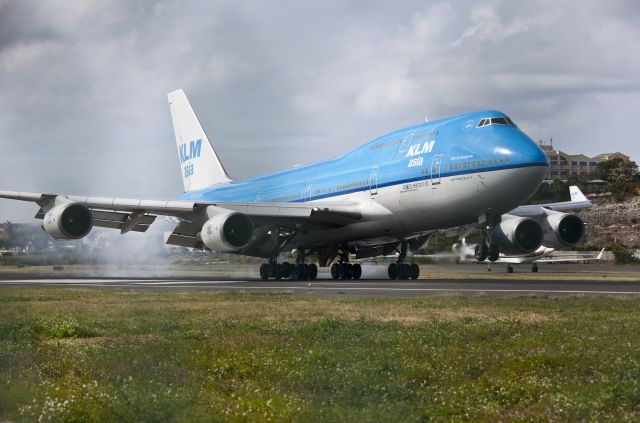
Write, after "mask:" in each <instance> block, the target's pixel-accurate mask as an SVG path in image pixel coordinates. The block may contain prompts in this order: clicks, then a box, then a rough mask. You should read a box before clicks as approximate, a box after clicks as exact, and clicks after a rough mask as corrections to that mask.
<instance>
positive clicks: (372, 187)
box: [369, 166, 378, 197]
mask: <svg viewBox="0 0 640 423" xmlns="http://www.w3.org/2000/svg"><path fill="white" fill-rule="evenodd" d="M369 192H370V193H371V197H373V196H374V195H378V166H374V167H372V168H371V178H369Z"/></svg>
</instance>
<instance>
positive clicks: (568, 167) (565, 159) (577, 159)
mask: <svg viewBox="0 0 640 423" xmlns="http://www.w3.org/2000/svg"><path fill="white" fill-rule="evenodd" d="M538 145H539V146H540V148H542V150H543V151H544V152H545V153H546V155H547V159H549V167H548V168H547V174H546V175H545V179H567V178H568V177H569V176H571V175H578V176H580V175H587V174H589V173H591V172H593V171H595V170H596V167H597V166H598V163H602V162H606V161H607V160H612V159H622V160H625V161H628V160H629V156H627V155H626V154H622V153H618V152H616V153H603V154H598V155H597V156H595V157H587V156H585V155H584V154H568V153H565V152H564V151H561V150H554V149H553V139H551V140H550V141H549V143H544V142H543V141H539V142H538Z"/></svg>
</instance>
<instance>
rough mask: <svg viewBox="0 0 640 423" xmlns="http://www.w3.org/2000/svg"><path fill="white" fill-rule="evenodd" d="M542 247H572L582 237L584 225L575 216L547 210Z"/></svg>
mask: <svg viewBox="0 0 640 423" xmlns="http://www.w3.org/2000/svg"><path fill="white" fill-rule="evenodd" d="M543 227H544V245H545V246H546V247H550V248H558V247H573V246H574V245H576V244H578V243H579V242H580V241H581V240H582V237H583V236H584V223H583V222H582V219H580V218H579V217H578V216H576V215H575V214H571V213H561V212H557V211H552V210H548V211H547V217H546V219H545V221H544V223H543Z"/></svg>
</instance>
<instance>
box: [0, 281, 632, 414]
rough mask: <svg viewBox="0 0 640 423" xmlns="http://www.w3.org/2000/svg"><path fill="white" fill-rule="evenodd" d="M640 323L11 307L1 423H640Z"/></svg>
mask: <svg viewBox="0 0 640 423" xmlns="http://www.w3.org/2000/svg"><path fill="white" fill-rule="evenodd" d="M639 311H640V300H639V299H635V298H633V299H631V298H611V297H563V298H541V297H520V298H484V297H477V298H461V297H430V298H425V299H412V300H387V299H384V300H373V299H330V298H320V299H318V298H316V299H304V298H302V299H301V298H299V297H293V296H290V295H287V294H282V295H260V294H243V293H237V294H216V293H211V292H193V291H190V292H182V293H178V292H173V291H171V292H168V291H158V292H153V291H121V290H97V289H92V290H80V289H78V290H73V289H2V290H0V421H5V420H7V421H56V422H57V421H109V422H112V421H245V420H250V421H256V420H257V421H264V420H272V421H282V420H285V421H362V420H368V421H430V420H435V421H450V420H491V421H499V420H531V419H533V420H558V421H575V420H611V421H620V420H638V419H640V313H639Z"/></svg>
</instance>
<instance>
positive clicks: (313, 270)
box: [307, 263, 318, 281]
mask: <svg viewBox="0 0 640 423" xmlns="http://www.w3.org/2000/svg"><path fill="white" fill-rule="evenodd" d="M307 276H308V277H309V280H311V281H313V280H315V279H316V278H317V277H318V266H316V264H315V263H311V264H310V265H309V270H308V271H307Z"/></svg>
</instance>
